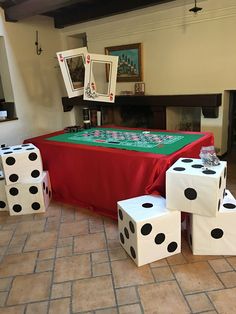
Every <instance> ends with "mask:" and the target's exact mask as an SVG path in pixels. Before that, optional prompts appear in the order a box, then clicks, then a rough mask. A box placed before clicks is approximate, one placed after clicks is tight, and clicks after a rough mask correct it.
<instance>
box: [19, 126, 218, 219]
mask: <svg viewBox="0 0 236 314" xmlns="http://www.w3.org/2000/svg"><path fill="white" fill-rule="evenodd" d="M60 133H61V132H55V133H52V134H46V135H43V136H39V137H35V138H31V139H27V140H25V143H26V142H28V143H29V142H30V143H33V144H34V145H35V146H37V147H38V148H39V149H40V152H41V155H42V159H43V165H44V169H45V170H48V171H49V174H50V178H51V184H52V191H53V198H54V199H55V200H57V201H60V202H64V203H67V204H74V205H78V206H83V207H85V208H89V209H92V210H94V211H96V212H97V213H99V214H103V215H106V216H109V217H112V218H115V219H117V201H119V200H124V199H128V198H131V197H136V196H140V195H144V194H152V193H159V194H161V195H163V196H165V173H166V170H167V169H168V168H169V167H170V166H171V165H172V164H173V163H174V162H175V161H176V160H177V159H178V158H180V157H192V158H199V152H200V149H201V147H202V146H210V145H213V141H214V139H213V135H212V134H211V133H203V134H204V136H203V137H202V138H200V139H198V140H197V141H195V142H193V143H191V144H189V145H187V146H185V147H184V148H182V149H180V150H178V151H177V152H175V153H173V154H171V155H168V156H164V155H158V154H152V153H142V152H135V151H128V150H120V149H113V148H104V147H95V146H88V145H79V144H70V143H59V142H54V141H47V140H46V138H48V137H51V136H54V135H57V134H60ZM174 133H176V131H175V132H174ZM181 133H185V132H181ZM187 133H188V132H187Z"/></svg>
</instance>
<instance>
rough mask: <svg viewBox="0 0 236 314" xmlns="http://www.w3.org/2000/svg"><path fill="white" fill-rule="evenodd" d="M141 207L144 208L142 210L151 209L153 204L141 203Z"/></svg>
mask: <svg viewBox="0 0 236 314" xmlns="http://www.w3.org/2000/svg"><path fill="white" fill-rule="evenodd" d="M142 207H144V208H151V207H153V204H152V203H143V204H142Z"/></svg>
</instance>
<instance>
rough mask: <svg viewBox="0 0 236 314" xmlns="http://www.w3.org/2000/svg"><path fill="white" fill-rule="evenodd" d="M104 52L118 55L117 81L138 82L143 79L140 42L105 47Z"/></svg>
mask: <svg viewBox="0 0 236 314" xmlns="http://www.w3.org/2000/svg"><path fill="white" fill-rule="evenodd" d="M105 54H107V55H111V56H118V57H119V59H118V69H117V82H140V81H142V80H143V71H142V44H141V43H135V44H129V45H121V46H113V47H106V48H105Z"/></svg>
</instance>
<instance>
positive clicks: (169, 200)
mask: <svg viewBox="0 0 236 314" xmlns="http://www.w3.org/2000/svg"><path fill="white" fill-rule="evenodd" d="M226 173H227V163H226V162H225V161H221V162H220V164H219V165H218V166H214V167H212V168H210V169H205V168H204V167H203V164H202V161H201V159H194V158H180V159H179V160H178V161H176V162H175V163H174V164H173V165H172V166H171V167H170V168H169V169H168V170H167V171H166V206H167V208H168V209H171V210H180V211H183V212H187V213H194V214H198V215H203V216H216V214H217V212H218V211H219V209H220V205H221V202H222V200H223V195H224V190H225V187H226Z"/></svg>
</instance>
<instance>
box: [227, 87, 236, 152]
mask: <svg viewBox="0 0 236 314" xmlns="http://www.w3.org/2000/svg"><path fill="white" fill-rule="evenodd" d="M232 150H233V151H235V150H236V91H230V99H229V131H228V152H231V151H232Z"/></svg>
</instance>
